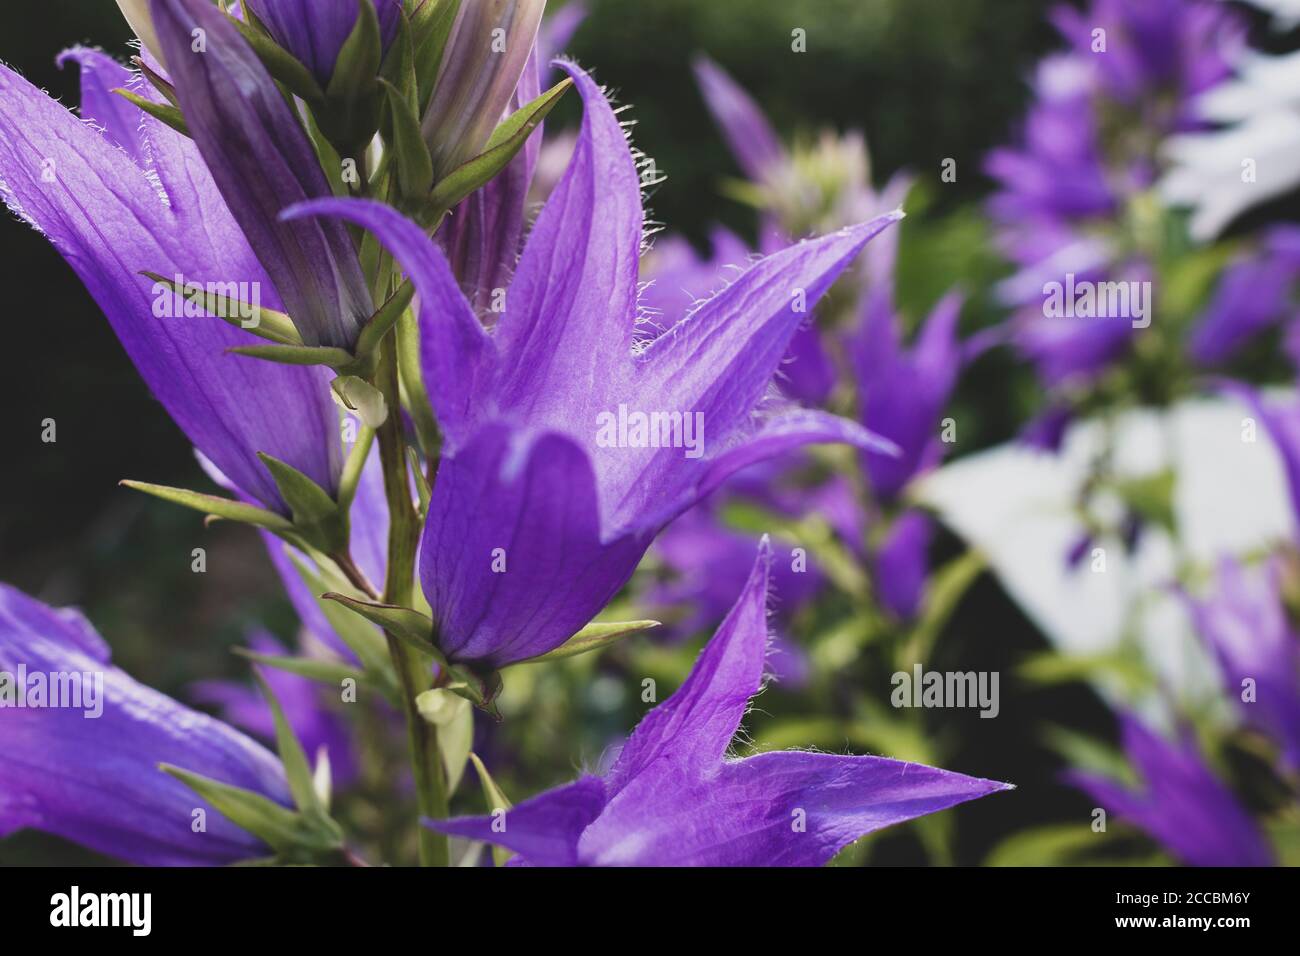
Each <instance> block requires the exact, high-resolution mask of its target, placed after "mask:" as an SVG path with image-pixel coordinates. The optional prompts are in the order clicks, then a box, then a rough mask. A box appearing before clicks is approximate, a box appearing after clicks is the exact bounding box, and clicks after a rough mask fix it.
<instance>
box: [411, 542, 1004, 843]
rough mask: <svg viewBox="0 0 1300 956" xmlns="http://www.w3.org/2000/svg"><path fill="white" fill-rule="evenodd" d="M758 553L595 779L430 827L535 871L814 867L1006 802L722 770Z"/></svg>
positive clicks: (912, 787) (742, 680)
mask: <svg viewBox="0 0 1300 956" xmlns="http://www.w3.org/2000/svg"><path fill="white" fill-rule="evenodd" d="M769 562H770V552H769V549H768V548H767V546H766V545H764V546H763V547H762V548H761V549H760V553H759V559H758V561H757V562H756V563H755V565H754V568H753V572H752V573H751V575H750V577H749V581H748V582H747V583H746V585H745V588H744V590H743V591H742V592H741V594H740V597H739V599H738V600H737V601H736V604H735V606H734V607H733V608H732V610H731V613H730V614H728V615H727V618H726V620H724V621H723V622H722V625H721V627H720V628H719V629H718V632H717V634H715V635H714V637H713V639H712V640H711V641H709V643H708V645H707V646H706V647H705V648H704V651H703V653H702V654H701V655H700V658H699V660H698V661H696V664H695V667H694V669H693V670H692V671H691V674H690V676H689V677H687V679H686V681H685V683H683V684H682V686H681V687H680V688H679V689H678V690H677V692H676V693H675V694H673V695H672V696H671V697H669V698H668V699H667V700H666V701H664V702H663V703H662V704H660V705H659V706H658V707H656V708H655V709H654V710H652V711H651V712H650V713H649V714H647V715H646V717H645V719H643V720H642V721H641V723H640V725H639V726H638V727H637V728H636V730H635V731H634V732H633V734H632V736H631V737H630V738H629V739H628V741H627V743H626V744H625V745H624V746H623V748H622V750H621V752H620V753H619V755H618V758H617V760H616V761H615V762H614V763H613V765H612V766H611V767H610V769H609V771H608V772H607V773H605V774H604V775H603V776H601V777H596V776H591V775H585V776H583V777H581V778H579V779H578V780H577V781H576V782H575V783H571V784H569V785H567V786H563V787H559V788H557V789H554V790H550V791H547V792H546V793H543V794H541V795H540V796H537V797H534V798H533V799H531V800H528V801H526V802H524V803H521V804H519V805H518V806H516V807H514V808H513V809H511V810H508V811H506V812H505V814H504V817H503V818H501V819H502V820H503V821H504V828H502V827H501V826H500V825H495V826H494V823H495V822H496V821H495V820H494V818H493V817H460V818H456V819H451V820H429V821H426V824H427V825H428V826H431V827H433V828H434V829H436V830H439V831H441V832H443V833H447V834H451V835H453V836H460V837H465V838H467V839H471V840H482V841H484V842H489V843H497V844H500V845H502V846H505V847H507V848H509V849H511V850H513V851H515V852H516V853H518V854H519V862H521V863H524V864H532V865H538V866H574V865H585V866H687V865H690V866H820V865H822V864H824V863H826V862H827V861H828V860H830V859H831V857H833V856H834V855H835V854H836V853H837V852H839V851H840V850H841V849H843V848H844V847H845V846H848V845H849V844H850V843H852V842H853V841H854V840H857V839H858V838H859V837H861V836H864V835H865V834H868V833H872V832H874V831H876V830H879V829H882V828H884V827H887V826H891V825H893V824H895V823H902V822H903V821H905V820H912V819H915V818H916V817H920V816H924V815H926V814H928V813H935V812H937V811H939V810H946V809H947V808H949V807H952V806H956V805H957V804H959V803H965V802H966V801H968V800H973V799H975V798H977V797H982V796H985V795H986V794H989V793H994V792H996V791H998V790H1005V789H1008V785H1007V784H1004V783H997V782H995V781H992V780H981V779H978V778H974V777H966V776H963V775H961V774H956V773H950V772H948V771H946V770H936V769H934V768H932V767H926V766H923V765H920V764H909V763H904V762H901V761H897V760H888V759H885V758H882V757H850V756H838V755H834V754H823V753H802V752H798V751H777V752H771V753H764V754H758V755H757V756H753V757H748V758H745V759H743V760H737V759H732V758H728V757H727V751H728V748H729V747H730V745H731V741H732V738H733V737H735V735H736V731H737V729H738V728H739V726H740V722H741V719H742V718H743V717H744V715H745V711H746V710H747V709H748V707H749V702H750V698H752V697H753V696H754V695H755V694H757V693H758V692H759V691H760V690H761V689H762V682H763V666H764V655H765V652H766V648H767V601H766V597H767V581H768V564H769Z"/></svg>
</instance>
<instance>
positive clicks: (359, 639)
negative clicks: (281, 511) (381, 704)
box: [289, 551, 398, 700]
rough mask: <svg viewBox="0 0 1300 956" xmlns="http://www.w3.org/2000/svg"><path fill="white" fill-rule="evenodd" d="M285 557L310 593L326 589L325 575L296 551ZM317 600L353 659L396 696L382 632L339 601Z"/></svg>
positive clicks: (318, 592)
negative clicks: (352, 655)
mask: <svg viewBox="0 0 1300 956" xmlns="http://www.w3.org/2000/svg"><path fill="white" fill-rule="evenodd" d="M289 560H290V561H291V562H292V563H293V566H294V567H295V568H296V569H297V571H298V574H299V576H300V577H301V578H302V579H303V582H304V583H305V584H306V585H307V588H308V589H309V590H310V591H311V593H312V594H315V595H321V594H323V593H325V592H327V591H329V590H330V589H329V585H328V584H326V582H325V579H324V578H323V577H322V576H321V575H320V574H319V573H317V571H316V570H315V569H314V568H311V567H309V566H308V565H307V563H306V562H305V561H303V560H302V558H301V557H300V556H299V555H298V554H297V553H296V552H292V551H290V552H289ZM317 603H318V604H319V605H320V608H321V613H322V614H324V615H325V620H326V622H328V624H329V626H330V627H332V628H333V629H334V633H335V634H337V635H338V637H339V640H341V641H342V642H343V643H344V644H346V645H347V646H348V650H350V651H351V652H352V653H353V654H355V655H356V656H357V660H359V661H360V662H361V666H362V667H363V668H365V672H366V675H367V676H369V677H370V678H372V679H373V680H374V682H375V683H377V684H378V685H379V686H380V687H381V688H383V689H384V691H385V693H386V694H388V695H389V696H390V697H391V698H392V699H393V700H397V699H398V697H397V693H398V682H397V675H396V674H395V673H393V666H392V659H391V657H390V656H389V653H388V645H387V643H386V642H385V641H384V638H383V636H382V635H381V634H380V633H379V632H378V631H376V630H374V629H373V628H371V627H370V625H368V624H367V623H366V622H365V621H364V620H363V619H362V618H361V617H358V616H357V615H356V614H354V613H352V612H351V611H349V610H347V609H346V608H345V607H344V606H342V605H341V604H339V603H337V602H335V601H332V600H328V601H327V600H324V599H323V598H320V597H317Z"/></svg>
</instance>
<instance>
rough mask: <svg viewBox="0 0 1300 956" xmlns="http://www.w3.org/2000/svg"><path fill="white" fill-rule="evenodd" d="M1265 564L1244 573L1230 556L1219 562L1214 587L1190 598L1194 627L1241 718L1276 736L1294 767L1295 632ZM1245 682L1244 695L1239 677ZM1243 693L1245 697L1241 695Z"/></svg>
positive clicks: (1298, 678) (1273, 570) (1299, 709)
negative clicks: (1203, 596)
mask: <svg viewBox="0 0 1300 956" xmlns="http://www.w3.org/2000/svg"><path fill="white" fill-rule="evenodd" d="M1278 573H1279V569H1278V568H1277V567H1276V566H1274V565H1271V564H1270V565H1269V566H1267V567H1265V568H1261V569H1259V571H1258V573H1256V574H1250V573H1248V572H1247V571H1246V570H1245V569H1244V568H1242V566H1241V565H1240V564H1238V563H1237V562H1236V561H1234V560H1232V559H1230V558H1225V559H1223V560H1222V561H1220V562H1219V573H1218V579H1217V581H1216V588H1215V593H1214V595H1213V596H1212V597H1210V598H1207V599H1205V600H1202V601H1192V602H1191V608H1192V617H1193V620H1194V621H1195V623H1196V629H1197V630H1198V631H1199V632H1200V634H1201V636H1202V637H1203V638H1204V639H1205V640H1206V641H1207V642H1208V643H1209V645H1210V647H1211V649H1212V650H1213V651H1214V656H1215V658H1216V659H1217V660H1218V662H1219V668H1220V670H1221V671H1222V673H1223V682H1224V687H1225V690H1226V691H1227V692H1228V694H1229V695H1230V696H1232V697H1233V699H1234V700H1236V702H1237V705H1238V709H1239V711H1240V712H1241V715H1242V718H1243V719H1244V720H1245V721H1246V723H1247V724H1249V725H1250V726H1252V727H1254V728H1256V729H1257V730H1259V731H1260V732H1261V733H1263V734H1265V735H1266V736H1268V737H1270V738H1271V739H1272V740H1274V741H1276V742H1277V744H1278V746H1279V747H1281V749H1282V756H1283V759H1284V760H1285V761H1286V763H1287V765H1288V766H1290V767H1291V768H1292V769H1293V770H1296V769H1300V637H1297V636H1296V633H1295V631H1294V630H1293V629H1292V628H1291V626H1290V624H1289V623H1288V622H1287V618H1286V608H1285V607H1284V605H1283V604H1282V596H1281V593H1280V587H1279V583H1278ZM1247 680H1249V681H1250V682H1251V692H1250V694H1249V695H1247V691H1246V689H1245V687H1244V686H1243V685H1244V682H1245V681H1247ZM1247 696H1249V699H1247Z"/></svg>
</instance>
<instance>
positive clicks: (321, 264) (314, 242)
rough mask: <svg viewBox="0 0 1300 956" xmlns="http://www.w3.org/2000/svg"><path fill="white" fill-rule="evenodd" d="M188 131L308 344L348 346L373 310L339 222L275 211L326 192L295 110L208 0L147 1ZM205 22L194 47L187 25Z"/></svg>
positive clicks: (192, 27)
mask: <svg viewBox="0 0 1300 956" xmlns="http://www.w3.org/2000/svg"><path fill="white" fill-rule="evenodd" d="M153 12H154V23H155V25H156V26H157V29H158V36H159V40H160V41H161V43H162V44H163V48H164V49H165V50H166V51H167V65H168V69H169V71H170V73H171V77H172V79H173V80H174V81H175V83H176V94H177V97H178V98H179V100H180V103H181V109H182V111H183V112H184V114H185V119H186V122H187V123H188V125H189V128H190V132H191V133H192V134H193V136H194V141H195V143H197V144H198V147H199V151H200V152H201V153H202V154H203V158H204V159H205V160H206V162H207V165H208V168H209V169H210V170H211V173H212V178H213V180H214V181H215V182H216V184H217V186H218V188H220V190H221V194H222V195H223V196H224V197H225V200H226V202H227V204H228V205H229V206H230V210H231V212H232V213H233V214H234V216H235V219H236V220H237V221H238V222H239V224H240V226H241V227H242V229H243V230H244V234H245V235H246V236H247V237H248V241H249V244H250V245H251V246H252V247H253V250H254V251H255V252H256V253H257V256H258V258H259V259H260V260H261V262H262V264H263V265H264V266H265V267H266V270H267V272H268V273H269V274H270V276H271V281H272V282H274V283H275V287H276V289H277V290H278V291H279V293H280V297H281V299H283V300H284V303H285V306H286V308H287V311H288V313H289V315H290V317H291V318H292V319H293V321H294V325H295V326H296V327H297V329H298V331H299V333H300V334H301V335H302V339H303V341H304V342H305V343H307V344H308V345H331V346H337V347H339V348H350V347H351V346H352V345H353V343H354V342H355V341H356V337H357V334H358V332H359V331H360V328H361V323H363V322H364V321H365V320H366V319H367V318H368V317H369V316H370V314H371V313H372V312H373V311H374V310H373V304H372V302H371V300H370V293H369V292H368V291H367V289H366V283H365V277H364V276H363V275H362V272H361V264H360V261H359V260H358V258H357V253H356V249H355V247H354V246H353V244H352V240H351V238H350V237H349V236H348V233H347V230H346V228H344V226H343V225H342V224H341V223H337V222H330V221H302V222H299V221H292V222H286V221H284V220H282V219H281V218H280V215H279V214H280V212H281V210H283V209H284V208H286V207H287V206H291V205H293V204H295V203H299V202H303V201H305V200H308V199H318V198H325V197H328V196H330V195H331V191H330V186H329V182H328V181H327V180H326V178H325V174H324V172H322V171H321V168H320V162H319V160H318V159H317V157H316V152H315V150H314V149H313V148H312V145H311V143H310V141H309V140H308V139H307V134H306V133H305V132H304V131H303V129H302V126H301V124H300V123H299V121H298V118H297V117H296V116H295V115H294V113H293V111H292V110H291V109H290V108H289V105H288V103H286V101H285V99H284V96H283V94H282V93H281V92H280V90H279V88H278V87H277V86H276V84H275V82H274V80H272V79H271V77H270V74H268V73H267V72H266V68H265V67H263V66H262V63H261V61H260V60H258V58H257V55H256V54H255V53H254V52H253V50H252V48H251V47H250V46H249V45H248V43H247V42H246V41H245V40H244V38H243V37H241V36H240V35H239V31H238V30H237V29H236V28H235V27H234V25H233V24H231V22H230V21H229V20H228V19H227V18H226V16H225V15H224V14H222V13H221V11H220V10H218V9H217V8H216V7H214V6H213V5H212V4H211V3H209V2H207V0H153ZM195 29H202V30H203V31H205V34H204V35H205V41H204V44H205V45H204V48H203V49H202V50H201V51H196V50H195V49H194V48H193V45H194V43H195V41H194V39H193V37H192V36H191V34H192V32H193V31H194V30H195Z"/></svg>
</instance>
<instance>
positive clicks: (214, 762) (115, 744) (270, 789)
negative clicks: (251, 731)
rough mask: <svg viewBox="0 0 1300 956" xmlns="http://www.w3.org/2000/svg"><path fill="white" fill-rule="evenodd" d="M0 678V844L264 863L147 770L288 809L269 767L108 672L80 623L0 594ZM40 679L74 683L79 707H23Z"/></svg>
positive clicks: (252, 847)
mask: <svg viewBox="0 0 1300 956" xmlns="http://www.w3.org/2000/svg"><path fill="white" fill-rule="evenodd" d="M0 674H4V675H5V677H6V678H8V680H9V681H11V683H9V686H8V687H6V686H5V678H0V700H3V701H5V706H3V707H0V740H3V749H4V757H3V772H0V837H4V836H8V835H9V834H10V833H12V832H14V831H16V830H20V829H24V828H32V829H37V830H43V831H45V832H47V833H53V834H57V835H58V836H61V837H63V838H65V839H68V840H72V841H74V842H76V843H80V844H83V845H84V846H87V847H89V848H91V849H92V850H95V851H96V852H99V853H104V854H107V855H108V856H112V857H117V858H118V859H121V860H125V861H127V862H130V863H135V864H140V865H144V866H194V865H203V864H207V865H213V864H217V865H219V864H226V863H234V862H237V861H239V860H245V859H249V858H251V857H257V856H265V855H266V853H267V852H268V850H267V848H266V847H265V846H263V845H262V843H261V842H260V841H259V840H257V839H256V838H255V837H253V836H250V835H249V834H247V833H245V832H244V831H243V830H241V829H240V828H238V827H236V826H235V825H234V824H233V823H230V822H229V821H228V820H226V818H225V817H223V816H222V815H221V814H219V813H218V812H217V811H216V810H214V809H212V808H211V807H209V806H208V805H207V804H205V803H204V801H203V800H202V799H201V798H200V797H199V796H198V795H197V794H195V793H194V792H193V791H192V790H190V788H189V787H187V786H185V784H183V783H181V782H180V781H179V780H176V779H173V778H172V777H170V776H169V775H167V774H166V773H164V772H163V771H161V770H159V769H158V765H159V764H160V763H169V764H172V765H174V766H178V767H181V768H182V769H185V770H189V771H192V772H194V773H199V774H202V775H204V776H207V777H211V778H212V779H214V780H218V781H220V782H222V783H227V784H231V785H233V786H237V787H242V788H244V789H247V790H252V791H255V792H257V793H260V794H262V795H263V796H265V797H268V798H269V799H272V800H275V801H276V802H278V803H281V804H283V805H285V806H289V805H290V800H289V789H288V786H287V784H286V782H285V779H284V772H283V770H282V769H281V767H280V763H279V761H278V760H277V759H276V758H275V757H274V756H272V755H271V754H270V753H268V752H267V751H266V750H265V749H263V748H262V746H261V745H260V744H257V743H255V742H253V741H252V740H249V739H248V738H247V737H245V736H244V735H243V734H241V733H239V732H238V731H236V730H234V729H233V728H231V727H229V726H227V725H226V724H223V723H221V722H220V721H217V720H214V719H213V718H211V717H208V716H206V715H205V714H201V713H198V712H196V711H193V710H189V709H188V708H186V707H184V706H182V705H181V704H178V703H177V702H176V701H174V700H172V699H170V698H169V697H165V696H164V695H162V694H160V693H158V692H157V691H155V690H151V689H150V688H148V687H145V686H143V685H142V684H138V683H136V682H135V681H134V680H132V679H131V678H130V677H129V676H127V674H126V673H124V672H123V671H121V670H120V669H118V668H116V667H114V666H113V665H112V664H111V663H109V651H108V647H107V645H105V643H104V641H103V639H101V638H100V636H99V635H98V634H97V633H95V630H94V628H92V627H91V625H90V623H89V622H88V621H87V620H86V619H85V618H83V617H82V616H81V615H80V614H79V613H77V612H76V611H73V610H67V609H64V610H55V609H53V608H50V607H47V606H45V605H44V604H41V603H40V602H39V601H36V600H33V599H32V598H29V597H27V596H26V595H24V594H22V593H20V592H18V591H16V590H14V589H13V588H10V587H7V586H4V585H0ZM23 675H25V681H24V682H23V683H21V684H18V683H16V681H17V680H19V679H22V678H23ZM51 675H63V677H64V678H65V681H64V682H65V683H66V678H67V677H68V676H70V675H79V678H78V680H77V681H76V682H75V683H76V684H77V687H78V689H80V690H81V692H82V694H81V700H80V706H31V698H30V694H31V693H32V692H33V688H34V687H35V686H36V682H35V678H37V677H38V676H39V677H40V678H41V679H42V680H44V681H45V682H46V683H47V684H49V686H50V687H51V689H53V687H54V686H55V685H56V684H57V683H59V680H58V679H57V678H55V679H52V678H51ZM15 695H26V696H25V697H23V698H21V699H26V700H27V702H28V706H13V705H14V703H15V701H17V700H19V699H20V698H19V697H17V696H15ZM88 695H89V696H88ZM89 697H95V698H96V700H95V701H94V702H91V701H90V700H89ZM51 702H52V700H50V699H47V704H48V703H51ZM72 702H73V703H76V699H75V697H74V698H73V701H72ZM61 703H63V704H67V703H69V701H68V700H61ZM90 703H94V707H93V708H92V707H90V706H88V704H90ZM95 710H99V711H100V713H98V715H95ZM199 808H202V809H204V810H205V812H206V830H205V831H204V832H195V830H194V828H193V824H194V820H195V817H194V811H195V810H196V809H199Z"/></svg>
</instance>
